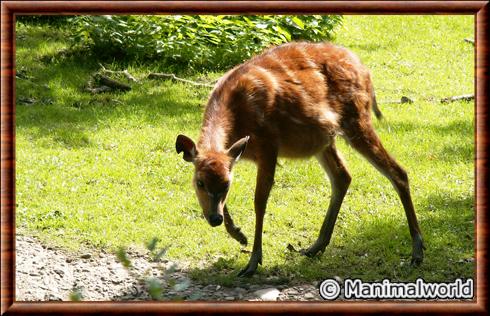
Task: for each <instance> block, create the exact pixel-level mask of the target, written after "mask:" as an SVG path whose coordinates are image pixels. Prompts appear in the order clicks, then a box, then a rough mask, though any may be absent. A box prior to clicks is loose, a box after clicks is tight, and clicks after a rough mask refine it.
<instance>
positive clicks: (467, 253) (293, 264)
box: [190, 194, 475, 287]
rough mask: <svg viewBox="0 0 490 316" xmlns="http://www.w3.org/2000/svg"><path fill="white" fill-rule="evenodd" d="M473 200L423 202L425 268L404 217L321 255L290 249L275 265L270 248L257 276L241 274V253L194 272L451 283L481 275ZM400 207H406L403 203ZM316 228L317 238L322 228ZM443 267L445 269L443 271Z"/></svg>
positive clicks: (277, 280)
mask: <svg viewBox="0 0 490 316" xmlns="http://www.w3.org/2000/svg"><path fill="white" fill-rule="evenodd" d="M473 205H474V198H473V197H472V196H471V195H468V196H464V197H445V196H442V195H437V194H434V195H431V196H430V198H428V199H427V200H426V201H423V202H422V203H421V204H419V205H418V207H417V213H418V214H419V222H420V225H421V228H422V230H423V235H424V240H425V244H426V247H427V250H426V253H425V261H424V262H423V264H422V265H421V266H419V267H412V266H410V257H411V240H410V236H409V234H408V224H407V222H406V221H405V220H404V221H403V222H400V223H395V222H393V221H385V222H377V223H376V224H366V225H365V226H363V231H362V232H359V234H358V235H356V236H350V237H352V238H350V240H353V242H346V243H344V244H343V245H339V244H336V243H335V242H334V243H332V244H330V245H329V246H328V247H327V249H326V251H325V253H323V255H321V256H319V257H317V258H307V257H304V256H302V255H300V254H299V253H291V252H289V253H288V254H286V255H285V256H284V258H285V260H284V263H281V264H278V265H275V266H271V264H270V263H268V260H267V249H264V265H263V266H262V267H260V266H259V269H258V272H257V273H256V275H254V276H253V277H252V278H245V279H243V278H238V277H236V275H237V273H238V271H239V270H240V269H242V268H243V264H244V263H243V262H242V261H241V260H238V259H237V257H233V258H220V259H218V260H217V261H215V262H211V263H210V264H209V265H208V266H206V267H204V268H200V269H193V270H191V271H190V275H191V276H193V277H194V278H195V279H196V280H198V281H199V282H202V283H204V284H221V285H223V286H230V287H236V286H243V285H250V284H260V285H274V284H288V283H289V284H301V283H305V282H321V281H322V280H324V279H327V278H332V277H335V276H340V277H341V278H342V279H346V278H360V279H362V280H363V281H375V280H378V281H379V280H382V279H385V278H388V279H390V280H398V281H407V280H412V281H413V280H415V279H416V278H419V277H422V278H424V280H426V281H446V282H448V281H453V280H454V279H456V278H468V277H475V262H474V260H473V259H472V257H473V255H474V240H475V239H474V238H475V237H474V218H475V214H474V207H473ZM399 211H400V212H403V209H402V208H401V206H400V209H399ZM312 229H313V230H312V240H313V238H314V237H316V230H317V228H316V227H313V228H312ZM336 229H338V227H337V228H336ZM335 233H336V232H335V231H334V235H335ZM337 233H338V231H337ZM291 238H292V239H294V236H291ZM229 242H232V241H231V240H230V241H229ZM291 242H293V240H291ZM284 251H285V252H288V250H286V249H284ZM247 260H248V258H247ZM441 266H444V267H445V269H444V270H440V267H441Z"/></svg>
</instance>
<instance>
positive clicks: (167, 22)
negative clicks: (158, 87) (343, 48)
mask: <svg viewBox="0 0 490 316" xmlns="http://www.w3.org/2000/svg"><path fill="white" fill-rule="evenodd" d="M340 21H341V17H340V16H271V15H261V16H209V15H207V16H206V15H201V16H185V15H170V16H112V15H106V16H81V17H76V18H74V19H73V21H72V23H73V25H74V26H73V27H72V28H73V36H72V38H73V40H74V42H75V44H77V45H82V46H88V47H89V48H90V49H91V50H92V51H93V52H94V53H95V54H96V55H97V56H98V57H99V58H105V59H115V60H118V59H119V60H121V59H123V60H128V59H129V60H138V61H139V62H141V61H143V60H158V62H159V63H160V64H162V65H163V66H165V67H166V68H168V69H171V70H182V69H186V70H200V71H203V70H213V71H215V70H224V69H226V68H229V67H231V66H233V65H236V64H238V63H241V62H242V61H244V60H246V59H249V58H250V57H252V56H253V55H255V54H257V53H259V52H261V51H262V50H263V49H264V48H266V47H269V46H271V45H277V44H281V43H285V42H288V41H291V40H310V41H321V40H326V39H329V38H331V36H332V33H333V31H334V28H335V27H336V26H337V25H338V24H339V22H340Z"/></svg>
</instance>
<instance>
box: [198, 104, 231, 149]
mask: <svg viewBox="0 0 490 316" xmlns="http://www.w3.org/2000/svg"><path fill="white" fill-rule="evenodd" d="M231 129H232V119H231V117H230V111H229V110H228V109H227V108H226V106H224V105H223V104H218V103H217V102H210V103H209V104H208V106H207V107H206V111H205V113H204V122H203V125H202V128H201V136H200V138H199V142H198V147H199V149H201V150H204V151H217V152H224V151H225V150H226V148H227V142H228V138H229V135H230V132H231Z"/></svg>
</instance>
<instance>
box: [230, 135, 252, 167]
mask: <svg viewBox="0 0 490 316" xmlns="http://www.w3.org/2000/svg"><path fill="white" fill-rule="evenodd" d="M249 139H250V136H245V137H243V138H242V139H239V140H238V141H237V142H236V143H234V144H233V145H231V147H230V148H228V150H227V151H226V153H227V154H228V156H230V157H231V158H232V159H233V160H234V161H237V160H238V159H240V156H241V155H242V153H243V152H244V151H245V148H247V143H248V140H249Z"/></svg>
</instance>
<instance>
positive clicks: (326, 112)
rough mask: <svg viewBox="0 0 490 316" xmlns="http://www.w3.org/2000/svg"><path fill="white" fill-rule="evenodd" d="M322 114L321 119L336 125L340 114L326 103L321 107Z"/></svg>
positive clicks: (323, 121)
mask: <svg viewBox="0 0 490 316" xmlns="http://www.w3.org/2000/svg"><path fill="white" fill-rule="evenodd" d="M319 111H320V113H319V114H320V115H319V120H320V121H321V122H322V123H325V124H331V125H333V126H336V125H337V124H338V119H339V115H338V114H337V113H335V112H334V111H333V110H332V109H331V108H329V107H328V106H326V105H324V106H321V107H320V108H319Z"/></svg>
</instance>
